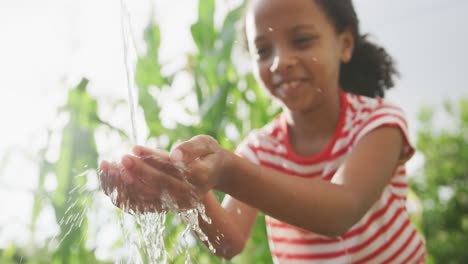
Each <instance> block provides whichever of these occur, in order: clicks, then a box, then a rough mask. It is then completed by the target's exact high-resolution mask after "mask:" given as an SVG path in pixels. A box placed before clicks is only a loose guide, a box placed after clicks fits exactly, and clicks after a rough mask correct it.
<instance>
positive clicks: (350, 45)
mask: <svg viewBox="0 0 468 264" xmlns="http://www.w3.org/2000/svg"><path fill="white" fill-rule="evenodd" d="M340 39H341V55H340V61H341V62H342V63H348V62H349V61H350V60H351V58H352V56H353V50H354V36H353V33H352V32H351V30H350V29H348V30H345V31H344V32H343V33H341V35H340Z"/></svg>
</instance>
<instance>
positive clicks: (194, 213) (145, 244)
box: [111, 0, 215, 264]
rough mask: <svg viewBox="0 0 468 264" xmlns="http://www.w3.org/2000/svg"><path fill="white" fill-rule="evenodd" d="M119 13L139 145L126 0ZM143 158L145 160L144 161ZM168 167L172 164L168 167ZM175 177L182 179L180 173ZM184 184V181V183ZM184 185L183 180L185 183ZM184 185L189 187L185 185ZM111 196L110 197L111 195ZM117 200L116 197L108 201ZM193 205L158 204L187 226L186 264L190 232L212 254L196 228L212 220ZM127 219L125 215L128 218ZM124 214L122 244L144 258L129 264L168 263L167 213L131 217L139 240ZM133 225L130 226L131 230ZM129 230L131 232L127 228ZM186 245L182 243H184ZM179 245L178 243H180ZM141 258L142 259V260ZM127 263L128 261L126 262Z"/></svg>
mask: <svg viewBox="0 0 468 264" xmlns="http://www.w3.org/2000/svg"><path fill="white" fill-rule="evenodd" d="M120 7H121V8H120V10H121V26H122V39H123V47H124V54H123V55H124V63H125V70H126V75H127V76H126V77H127V88H128V104H129V108H130V120H131V132H132V134H131V135H132V137H131V140H132V143H133V144H134V145H135V144H140V143H141V142H139V141H138V138H137V133H136V132H137V129H136V107H137V103H138V95H137V89H136V84H135V82H134V80H135V72H134V67H135V65H136V62H137V58H138V55H137V51H136V47H135V42H134V38H133V35H132V28H131V25H132V24H131V21H130V13H129V11H128V8H127V6H126V5H125V0H121V1H120ZM143 158H145V157H143ZM152 158H154V157H152ZM170 165H171V166H172V165H173V164H170ZM175 167H176V168H177V169H178V170H183V169H184V168H183V166H180V165H177V164H176V166H175ZM178 175H184V173H179V174H178ZM183 180H185V179H183ZM185 181H186V180H185ZM186 183H187V184H189V183H188V182H187V181H186ZM111 196H113V195H111ZM111 198H114V199H115V198H116V197H111ZM193 198H194V203H195V204H196V206H195V208H194V209H190V210H180V209H179V208H178V206H177V204H176V203H175V202H174V201H173V199H172V197H170V195H169V194H165V193H163V194H162V195H161V202H162V204H163V208H164V209H166V210H168V211H171V212H173V213H174V214H175V216H177V217H179V218H181V219H182V220H183V221H184V222H185V223H186V228H185V230H184V232H183V234H182V237H183V238H184V239H183V241H182V244H180V245H179V248H183V250H184V251H185V255H186V261H185V263H187V264H189V263H191V260H190V254H189V245H188V243H187V242H186V241H187V239H188V236H189V235H190V233H191V232H195V233H196V234H197V236H198V237H199V238H200V239H201V240H202V241H204V242H206V243H207V245H208V247H209V249H210V251H211V252H213V253H214V252H215V249H214V247H213V246H212V245H211V243H210V242H209V241H208V237H207V236H206V235H205V234H204V233H203V231H202V230H201V229H200V227H199V224H198V219H199V216H200V217H201V218H202V219H203V220H204V221H206V222H207V223H211V220H210V219H209V218H208V217H207V216H206V213H205V208H204V205H203V204H201V203H200V201H199V199H195V198H196V197H195V195H193ZM127 216H128V215H127ZM126 219H127V218H125V214H122V217H121V227H122V231H123V236H124V240H125V241H124V243H125V244H126V246H129V248H133V249H135V248H140V249H141V250H140V252H142V253H143V254H140V255H143V256H140V257H138V256H130V258H131V259H130V261H131V262H132V263H166V262H167V260H168V253H167V252H166V248H165V244H164V243H165V241H164V231H165V222H166V212H145V213H139V214H138V213H137V214H134V218H133V220H134V223H135V224H136V226H137V227H138V228H139V230H138V231H139V237H137V236H135V230H134V229H132V225H131V224H130V225H128V224H125V223H126V222H125V221H126ZM134 226H135V225H133V227H134ZM129 227H130V228H129ZM184 241H185V242H184ZM179 243H180V242H179ZM142 258H144V259H142ZM127 262H128V260H127Z"/></svg>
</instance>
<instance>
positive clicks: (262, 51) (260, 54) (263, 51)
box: [255, 47, 270, 59]
mask: <svg viewBox="0 0 468 264" xmlns="http://www.w3.org/2000/svg"><path fill="white" fill-rule="evenodd" d="M255 53H256V55H257V58H258V59H264V58H267V57H268V55H269V54H270V49H269V48H268V47H257V49H256V51H255Z"/></svg>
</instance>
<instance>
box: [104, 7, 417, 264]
mask: <svg viewBox="0 0 468 264" xmlns="http://www.w3.org/2000/svg"><path fill="white" fill-rule="evenodd" d="M245 32H246V37H247V42H248V48H249V51H250V53H251V54H252V58H253V59H252V61H253V68H254V72H255V75H256V77H257V79H258V80H259V82H260V83H261V84H262V85H263V86H264V87H265V88H266V90H267V91H268V92H269V93H270V94H271V95H272V96H273V97H274V98H276V99H277V100H279V101H280V102H281V103H282V105H283V112H282V113H281V114H280V115H279V116H277V117H276V118H275V119H274V120H272V121H271V122H270V123H269V124H268V125H266V126H265V127H263V128H261V129H259V130H257V131H253V132H252V133H251V134H250V136H249V137H248V138H247V139H246V140H245V141H244V142H243V143H242V144H241V145H240V146H239V147H238V149H237V151H236V154H237V155H235V154H233V153H230V152H228V151H226V150H224V149H222V148H221V147H220V146H219V145H218V144H217V142H216V141H215V140H214V139H212V138H210V137H207V136H197V137H194V138H193V139H191V140H189V141H187V142H184V143H182V144H180V145H179V146H178V147H176V148H175V149H174V150H173V151H172V152H171V153H170V154H169V155H168V154H165V153H159V152H155V151H153V150H150V149H147V148H144V147H141V146H138V147H135V149H134V155H125V156H124V157H123V158H122V161H121V163H122V165H123V168H124V170H123V173H120V172H119V171H117V167H116V166H115V165H110V164H109V163H107V162H103V163H102V165H101V169H102V171H103V174H102V184H103V187H104V190H105V191H106V192H107V193H108V194H110V190H112V189H114V188H117V189H118V191H119V196H118V197H117V201H116V204H117V205H118V206H121V207H123V205H124V204H125V205H127V206H129V208H130V209H131V210H137V211H144V210H163V209H167V208H165V207H164V204H162V203H161V202H160V196H161V194H162V193H163V192H165V193H169V194H170V195H171V196H172V198H173V199H174V201H175V202H176V203H177V207H178V208H179V209H184V208H190V207H192V206H193V198H194V197H195V198H197V199H199V200H201V201H202V202H203V204H204V205H205V208H206V212H207V215H208V216H209V217H210V218H211V219H212V223H211V224H207V223H205V222H204V221H200V225H201V228H202V229H203V231H204V232H205V234H206V235H208V237H209V238H210V241H212V242H213V241H214V243H212V244H213V245H214V246H215V248H216V254H218V255H219V256H221V257H223V258H227V259H230V258H232V257H233V256H235V255H237V254H238V253H239V252H241V251H242V249H243V247H244V245H245V243H246V241H247V239H248V237H249V234H250V232H251V230H252V226H253V224H254V222H255V219H256V216H257V212H258V211H261V212H263V213H265V215H266V223H267V229H268V230H267V231H268V239H269V243H270V249H271V252H272V255H273V259H274V261H275V263H422V262H424V258H425V247H424V244H423V241H422V239H421V238H420V236H419V235H418V233H417V232H416V230H415V228H414V226H413V225H412V224H411V222H410V220H409V216H408V212H407V210H406V207H405V202H406V193H407V188H408V185H407V179H406V175H405V167H404V164H405V162H406V161H407V160H408V159H409V158H410V157H411V156H412V154H413V152H414V149H413V147H412V146H411V145H410V143H409V141H408V131H407V130H408V128H407V123H406V120H405V118H404V115H403V113H402V111H401V109H400V108H398V107H396V106H393V105H391V104H389V103H388V102H386V101H384V100H383V99H381V98H382V97H383V96H384V91H385V89H387V88H390V87H392V86H393V81H392V77H393V75H394V74H395V73H396V71H395V69H394V67H393V63H392V60H391V58H390V57H389V56H388V55H387V53H386V52H385V51H384V50H383V49H382V48H379V47H377V46H375V45H374V44H371V43H370V42H368V41H367V40H366V37H365V36H361V35H360V33H359V27H358V19H357V17H356V13H355V11H354V8H353V5H352V3H351V0H288V1H284V0H251V1H249V4H248V9H247V13H246V18H245ZM142 157H146V158H142ZM178 168H182V170H180V169H178ZM120 174H122V175H120ZM118 176H120V177H118ZM211 189H217V190H219V191H222V192H225V193H226V194H228V195H227V196H226V198H225V200H224V201H223V203H222V205H220V204H219V203H218V201H217V200H216V198H215V196H214V195H213V194H212V192H211V191H210V190H211ZM172 209H174V208H172Z"/></svg>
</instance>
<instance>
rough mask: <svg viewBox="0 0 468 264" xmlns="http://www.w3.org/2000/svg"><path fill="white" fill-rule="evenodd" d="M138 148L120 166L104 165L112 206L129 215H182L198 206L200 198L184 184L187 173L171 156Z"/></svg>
mask: <svg viewBox="0 0 468 264" xmlns="http://www.w3.org/2000/svg"><path fill="white" fill-rule="evenodd" d="M142 149H145V148H143V147H135V148H134V153H135V154H136V156H134V155H125V156H124V157H122V160H121V162H120V164H119V163H109V162H107V161H103V162H102V164H101V173H100V176H101V177H100V178H101V184H102V188H103V190H104V192H105V193H106V194H107V195H108V196H109V197H110V198H111V200H112V202H113V203H114V204H115V205H116V206H118V207H120V208H121V209H123V210H124V211H127V212H131V213H132V212H137V213H138V212H148V211H151V212H154V211H166V210H169V211H176V212H178V211H183V210H186V209H190V208H193V207H195V206H196V204H197V203H198V202H199V201H200V200H201V199H200V195H199V193H198V192H197V190H196V189H195V187H194V186H192V185H191V184H190V183H188V182H187V181H185V180H184V176H183V175H184V172H183V170H181V169H180V168H178V167H177V166H176V165H174V164H173V163H172V162H171V160H170V158H169V156H168V153H165V152H161V151H153V150H151V151H150V150H149V149H145V150H146V152H143V151H141V150H142Z"/></svg>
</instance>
